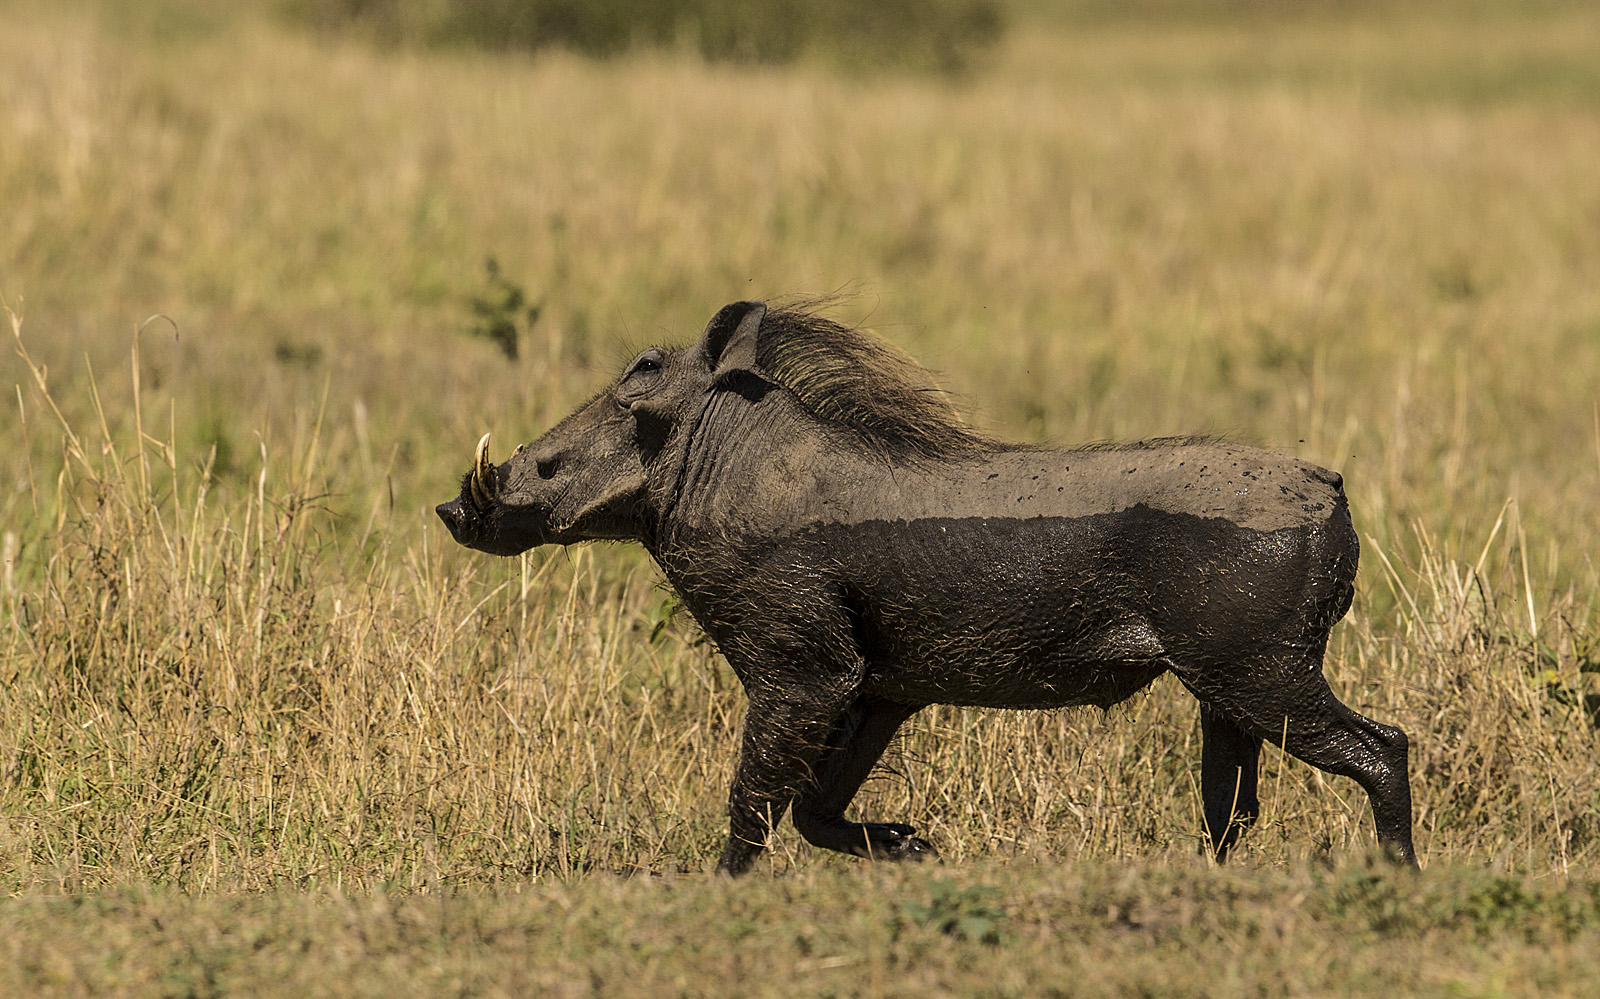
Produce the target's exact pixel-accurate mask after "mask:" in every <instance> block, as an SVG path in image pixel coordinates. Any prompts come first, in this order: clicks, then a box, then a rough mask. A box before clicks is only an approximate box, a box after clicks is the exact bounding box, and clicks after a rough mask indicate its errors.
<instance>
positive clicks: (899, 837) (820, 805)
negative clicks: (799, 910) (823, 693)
mask: <svg viewBox="0 0 1600 999" xmlns="http://www.w3.org/2000/svg"><path fill="white" fill-rule="evenodd" d="M919 707H920V705H914V704H896V703H894V702H893V701H885V700H881V699H878V698H868V697H862V698H860V699H858V700H857V701H856V702H855V703H854V704H852V705H851V706H850V709H849V710H848V711H846V712H845V715H844V717H843V718H841V719H840V720H839V723H838V724H837V725H836V726H835V727H834V730H833V737H832V738H831V739H830V740H829V744H828V749H827V751H826V752H825V753H824V755H823V757H822V759H821V760H820V761H819V762H818V763H817V766H816V768H815V773H814V776H815V782H814V783H813V784H812V785H811V786H810V787H808V788H806V789H805V790H804V791H802V792H801V794H800V797H799V798H798V799H797V800H796V801H795V803H794V825H795V828H796V829H798V830H800V835H802V836H804V837H805V838H806V841H807V842H809V843H811V845H813V846H819V847H822V848H823V849H825V850H838V851H839V852H841V853H851V854H855V855H856V856H858V857H870V858H872V859H876V860H885V859H887V860H923V859H925V858H928V857H932V856H935V855H936V854H935V853H934V850H933V847H932V846H930V845H929V844H928V842H927V841H926V840H923V839H919V838H918V837H916V836H914V835H912V834H913V833H915V832H916V830H915V829H913V828H912V827H910V826H908V825H903V824H901V823H898V822H850V821H848V820H847V819H845V817H844V811H845V809H846V808H848V807H849V805H850V802H851V800H852V799H854V798H855V796H856V792H857V791H858V790H860V788H861V784H862V782H864V781H865V780H866V779H867V775H868V774H869V773H871V772H872V768H873V766H874V765H875V764H876V763H877V762H878V758H879V757H880V756H882V755H883V750H884V748H885V747H886V746H888V745H889V740H890V739H893V738H894V734H895V732H896V730H898V729H899V728H900V725H901V723H902V722H904V721H905V720H906V719H907V718H910V717H911V716H912V715H913V714H915V713H916V712H917V710H918V709H919Z"/></svg>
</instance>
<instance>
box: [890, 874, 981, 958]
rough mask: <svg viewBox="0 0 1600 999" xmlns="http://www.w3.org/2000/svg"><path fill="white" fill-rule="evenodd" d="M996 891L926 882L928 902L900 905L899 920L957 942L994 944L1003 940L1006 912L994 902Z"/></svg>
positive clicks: (941, 882) (948, 883) (943, 881)
mask: <svg viewBox="0 0 1600 999" xmlns="http://www.w3.org/2000/svg"><path fill="white" fill-rule="evenodd" d="M999 894H1000V893H999V891H998V890H997V889H995V888H991V887H989V886H987V885H972V886H971V887H968V888H962V887H960V886H959V885H957V884H956V883H955V882H953V881H945V880H942V879H935V880H933V881H930V882H929V883H928V901H927V903H926V904H924V903H921V902H903V903H901V905H900V917H901V919H903V920H904V921H905V922H908V923H911V924H912V925H915V926H923V927H927V928H928V929H931V930H936V931H937V932H939V933H943V934H944V935H945V936H949V937H955V938H956V939H958V940H970V941H973V942H975V943H986V944H990V945H998V944H1000V943H1001V942H1002V939H1003V932H1002V931H1003V928H1004V924H1005V919H1006V911H1005V909H1003V908H1001V907H1000V906H999V905H998V904H997V903H996V899H997V897H998V896H999Z"/></svg>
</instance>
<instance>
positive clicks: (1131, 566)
mask: <svg viewBox="0 0 1600 999" xmlns="http://www.w3.org/2000/svg"><path fill="white" fill-rule="evenodd" d="M487 445H488V437H487V435H486V436H485V437H484V439H483V440H482V441H480V442H479V446H478V454H477V460H476V461H475V462H474V465H473V468H472V470H471V471H470V472H468V473H467V474H466V475H465V476H464V477H463V479H462V484H461V495H460V496H459V497H458V498H456V499H454V500H451V501H450V502H448V503H445V504H443V505H441V506H440V507H439V508H438V513H439V516H440V517H441V518H443V520H444V522H445V524H446V525H447V526H448V527H449V529H450V533H451V534H452V535H454V536H455V539H456V540H457V541H459V542H460V543H461V544H463V545H467V546H468V547H471V548H476V549H478V550H480V551H485V552H489V553H491V554H495V555H515V554H518V553H519V552H523V551H526V550H527V549H529V548H533V547H536V546H538V545H546V544H561V545H565V544H571V543H573V542H577V541H588V540H592V539H614V540H628V541H638V542H640V543H642V544H643V545H644V546H645V548H646V549H647V550H648V551H649V552H650V554H651V556H652V557H654V559H655V561H656V563H657V564H658V565H659V566H660V567H661V569H662V571H663V572H664V573H665V574H666V577H667V579H668V580H669V581H670V582H671V583H672V585H673V587H675V588H676V590H677V592H678V593H679V595H680V596H681V597H682V600H683V603H684V605H685V606H687V607H688V608H689V610H690V611H691V612H692V613H693V614H694V616H695V619H696V620H697V621H699V623H700V625H701V627H703V628H704V629H705V631H706V633H707V634H708V635H710V637H711V638H712V640H713V641H715V643H716V646H717V648H718V649H719V650H720V651H721V652H722V654H723V655H724V656H725V657H726V658H727V660H728V663H729V664H730V665H731V666H732V667H733V670H734V672H735V673H737V674H738V676H739V680H740V682H741V683H743V685H744V689H745V693H746V695H747V697H748V701H749V704H748V708H747V711H746V715H745V723H744V736H743V744H742V746H741V747H740V751H739V765H738V771H737V773H736V775H735V777H734V781H733V788H732V790H731V791H730V793H729V797H728V815H729V821H730V827H731V828H730V832H729V836H728V845H727V848H726V849H725V850H724V851H723V854H722V859H721V862H720V865H719V866H720V869H721V870H724V871H727V872H729V873H731V874H738V873H741V872H743V871H745V870H746V869H747V868H749V866H750V864H751V863H752V862H753V860H754V859H755V858H756V856H757V855H758V854H759V853H760V852H761V850H762V849H763V848H764V845H765V842H766V838H767V834H768V832H769V831H770V824H771V823H774V822H777V821H778V820H779V819H781V818H782V817H783V814H784V812H785V811H787V810H789V809H791V808H792V809H793V815H794V824H795V826H796V828H797V829H799V831H800V834H801V835H802V836H804V837H805V838H806V839H807V840H809V841H810V842H811V843H813V844H815V845H817V846H819V847H824V848H827V849H830V850H839V851H843V852H845V853H852V854H856V855H858V856H866V857H884V858H914V857H920V856H923V855H926V854H929V853H931V848H930V846H929V844H928V843H926V842H925V841H924V840H922V839H920V838H918V837H916V836H915V835H913V833H914V832H915V830H914V829H912V828H911V827H910V826H907V825H901V824H898V823H878V822H865V823H861V822H851V821H848V820H846V818H845V809H846V807H847V806H848V805H849V804H850V801H851V799H852V798H853V797H855V794H856V791H857V790H858V789H859V788H860V786H861V784H862V782H863V781H864V780H865V779H866V777H867V775H868V772H869V771H870V770H871V769H872V768H873V766H874V765H875V764H876V762H877V760H878V758H879V756H880V755H881V754H882V753H883V751H884V748H885V747H886V746H887V745H888V743H889V741H890V740H891V739H892V738H893V736H894V734H895V730H896V729H898V728H899V726H900V725H901V723H902V722H904V721H905V720H906V719H907V718H909V717H911V715H912V714H914V713H915V712H916V711H917V710H918V709H919V708H922V707H923V706H925V705H928V704H957V705H977V706H982V707H991V708H1055V707H1061V706H1063V705H1075V704H1096V705H1100V706H1102V707H1109V706H1110V705H1113V704H1116V703H1117V702H1119V701H1121V700H1123V699H1124V698H1127V697H1128V696H1130V695H1132V694H1133V693H1134V692H1136V691H1138V690H1140V689H1141V688H1143V687H1145V686H1146V685H1147V684H1149V683H1150V682H1151V681H1153V680H1154V679H1155V678H1156V677H1158V676H1160V675H1162V674H1163V673H1167V672H1171V673H1173V674H1174V675H1176V676H1177V678H1178V679H1179V681H1180V682H1182V683H1183V685H1184V686H1185V687H1187V688H1188V689H1189V691H1190V693H1192V694H1194V696H1195V697H1196V698H1197V699H1198V700H1199V701H1200V717H1201V728H1202V731H1203V734H1204V745H1203V749H1202V750H1201V757H1200V786H1201V792H1202V796H1203V798H1204V805H1205V821H1206V827H1207V832H1208V834H1209V837H1210V848H1211V849H1212V850H1213V851H1214V852H1215V855H1216V856H1217V857H1218V858H1221V857H1223V856H1224V855H1225V854H1226V853H1227V851H1228V849H1229V847H1230V846H1231V845H1233V843H1234V842H1235V840H1236V838H1237V837H1238V835H1239V833H1240V831H1241V829H1242V828H1243V827H1244V826H1246V825H1247V824H1248V823H1249V822H1250V821H1251V820H1252V819H1254V818H1255V816H1256V815H1257V813H1258V811H1259V807H1260V806H1259V803H1258V800H1257V796H1256V773H1257V762H1258V758H1259V755H1260V751H1261V743H1262V741H1263V740H1264V739H1266V740H1271V741H1272V742H1274V743H1277V744H1281V745H1282V746H1283V748H1284V749H1285V750H1287V751H1288V752H1289V753H1291V754H1293V755H1294V756H1296V757H1299V758H1300V759H1302V760H1304V761H1306V762H1307V763H1310V764H1311V765H1312V766H1315V767H1318V768H1319V769H1322V770H1325V771H1327V772H1329V773H1333V774H1342V775H1343V776H1346V777H1351V778H1354V779H1355V781H1356V782H1357V783H1359V784H1360V785H1361V786H1362V787H1363V788H1365V789H1366V792H1367V794H1368V796H1369V797H1370V798H1371V800H1372V812H1373V818H1374V819H1375V821H1376V824H1377V835H1378V841H1379V843H1380V844H1382V845H1383V847H1384V848H1386V849H1387V850H1388V851H1389V852H1390V853H1391V855H1393V856H1394V857H1395V858H1396V859H1398V860H1400V861H1402V862H1405V863H1409V864H1415V863H1416V861H1415V857H1414V854H1413V852H1412V846H1411V788H1410V784H1409V781H1408V778H1407V765H1406V747H1407V742H1406V737H1405V735H1404V733H1402V732H1400V731H1399V730H1398V729H1394V728H1390V727H1389V726H1387V725H1381V724H1378V723H1377V722H1374V721H1372V720H1370V719H1368V718H1365V717H1363V716H1361V715H1359V714H1357V713H1356V712H1354V711H1352V710H1350V709H1349V708H1348V707H1346V706H1345V705H1344V704H1342V703H1341V702H1340V701H1339V699H1338V698H1336V697H1335V696H1334V694H1333V692H1332V691H1331V690H1330V689H1329V688H1328V683H1327V681H1326V679H1325V678H1324V677H1323V675H1322V657H1323V650H1324V648H1325V646H1326V644H1327V639H1328V632H1329V630H1330V629H1331V628H1332V627H1333V624H1334V623H1335V622H1336V621H1338V620H1339V619H1340V618H1341V617H1343V616H1344V614H1345V612H1346V611H1347V610H1348V609H1349V607H1350V599H1351V594H1352V592H1353V586H1352V581H1353V580H1354V579H1355V575H1356V559H1357V556H1358V553H1359V546H1358V543H1357V540H1356V534H1355V530H1354V529H1353V528H1352V526H1351V523H1350V513H1349V508H1348V506H1347V504H1346V501H1345V495H1344V491H1343V488H1342V481H1341V479H1340V477H1339V476H1338V475H1337V474H1336V473H1334V472H1330V471H1327V470H1325V469H1322V468H1318V467H1316V466H1314V465H1309V464H1306V463H1305V462H1302V461H1298V460H1295V459H1293V458H1288V457H1282V456H1279V455H1275V454H1270V453H1268V452H1265V451H1260V450H1256V449H1254V448H1249V447H1241V446H1237V445H1233V444H1227V443H1218V442H1213V441H1205V440H1195V439H1170V440H1157V441H1151V442H1147V443H1142V444H1136V445H1131V446H1125V447H1096V448H1089V449H1085V450H1074V451H1054V450H1046V449H1043V448H1040V447H1032V446H1027V445H1020V444H1010V443H1003V442H999V441H995V440H990V439H987V438H985V437H983V436H981V435H979V434H977V433H974V432H973V431H971V430H969V429H967V428H966V427H965V426H964V425H963V424H962V423H961V422H960V421H959V420H957V419H956V418H955V416H954V415H953V413H952V412H951V410H950V408H949V406H948V404H947V403H946V401H945V400H944V397H943V396H941V395H940V394H939V393H937V392H936V391H934V390H933V389H932V387H931V385H930V383H929V381H928V379H927V378H926V372H924V371H923V370H922V369H921V368H920V367H918V366H917V365H916V364H914V363H913V362H911V361H909V360H907V359H905V358H903V357H901V356H900V355H899V354H897V353H895V352H893V351H892V350H890V349H889V348H887V347H886V346H884V345H883V344H881V343H879V342H878V341H876V340H874V339H872V338H871V337H868V336H866V335H864V334H862V333H859V332H857V331H855V330H851V329H847V328H845V327H842V326H840V325H838V324H836V323H833V322H831V321H829V320H827V319H824V318H821V317H819V316H818V315H816V314H814V313H813V312H811V311H808V310H806V309H801V308H787V309H773V310H771V311H769V310H768V309H767V308H766V306H765V305H763V304H761V303H758V302H735V303H734V304H732V305H729V306H726V307H725V308H723V309H722V310H721V311H719V312H718V313H717V314H716V316H715V317H713V318H712V320H711V322H710V324H709V325H708V326H707V327H706V329H705V333H704V335H703V336H702V337H701V338H700V341H699V342H698V343H696V344H694V345H693V346H691V347H685V348H680V349H674V350H666V349H658V348H651V349H649V350H646V351H644V352H643V353H641V354H640V355H639V356H638V357H636V358H634V360H633V362H632V363H631V364H629V365H628V366H627V368H626V369H625V370H624V371H623V373H622V375H621V377H619V378H618V379H617V380H616V381H615V382H613V383H612V384H611V385H610V387H608V388H607V389H605V391H603V392H601V393H600V394H599V395H597V396H595V397H594V399H592V400H590V401H589V402H588V403H587V404H585V405H584V406H582V407H581V408H579V409H578V410H577V411H576V412H574V413H573V414H571V415H570V416H568V417H567V418H566V419H564V420H562V421H561V422H560V423H559V424H557V425H556V427H555V428H554V429H552V430H550V431H549V432H548V433H546V434H545V435H544V436H542V437H540V438H539V439H538V440H536V441H534V442H533V443H531V444H524V445H522V446H521V447H519V448H517V449H516V452H515V453H514V454H513V455H512V456H511V458H510V460H509V461H506V462H505V463H504V464H500V465H495V464H492V463H490V461H489V459H488V456H487Z"/></svg>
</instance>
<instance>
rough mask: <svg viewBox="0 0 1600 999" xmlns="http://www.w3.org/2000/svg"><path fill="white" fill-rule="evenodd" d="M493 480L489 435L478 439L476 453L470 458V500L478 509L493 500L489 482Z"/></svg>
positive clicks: (486, 507) (486, 506)
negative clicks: (490, 464)
mask: <svg viewBox="0 0 1600 999" xmlns="http://www.w3.org/2000/svg"><path fill="white" fill-rule="evenodd" d="M493 482H494V479H493V477H492V476H491V474H490V466H489V435H488V434H484V435H483V439H482V440H480V441H478V453H477V455H476V456H474V457H473V459H472V501H473V502H474V503H476V504H478V507H479V509H485V510H486V509H488V508H489V506H490V504H491V503H492V502H493V500H494V494H493V490H492V489H491V486H490V484H491V483H493Z"/></svg>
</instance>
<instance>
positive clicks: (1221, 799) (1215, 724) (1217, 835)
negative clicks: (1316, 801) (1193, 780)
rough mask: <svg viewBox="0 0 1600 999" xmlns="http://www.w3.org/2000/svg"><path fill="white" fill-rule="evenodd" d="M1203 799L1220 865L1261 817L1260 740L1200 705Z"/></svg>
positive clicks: (1201, 785) (1207, 823)
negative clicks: (1258, 792) (1240, 837)
mask: <svg viewBox="0 0 1600 999" xmlns="http://www.w3.org/2000/svg"><path fill="white" fill-rule="evenodd" d="M1200 731H1201V734H1202V736H1203V741H1202V744H1201V747H1200V796H1201V798H1202V799H1203V800H1204V802H1205V815H1206V832H1207V833H1208V835H1209V836H1210V839H1211V852H1212V854H1213V855H1214V856H1215V857H1216V858H1217V860H1218V862H1221V861H1223V860H1226V859H1227V856H1228V851H1229V850H1231V849H1233V845H1234V844H1235V843H1237V842H1238V841H1239V836H1240V834H1241V833H1243V832H1244V830H1245V829H1246V828H1247V827H1249V826H1250V825H1251V823H1253V822H1255V820H1256V816H1258V815H1260V814H1261V802H1260V800H1259V799H1258V798H1257V797H1256V774H1257V772H1258V770H1259V766H1260V761H1261V739H1260V737H1259V736H1255V735H1252V734H1250V733H1249V732H1246V731H1245V730H1244V729H1242V728H1240V727H1239V726H1237V725H1235V724H1234V723H1233V722H1231V721H1229V720H1228V719H1226V718H1224V717H1222V716H1221V715H1219V714H1218V713H1217V712H1216V711H1215V710H1214V709H1212V708H1210V707H1207V706H1206V705H1204V704H1202V705H1200Z"/></svg>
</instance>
